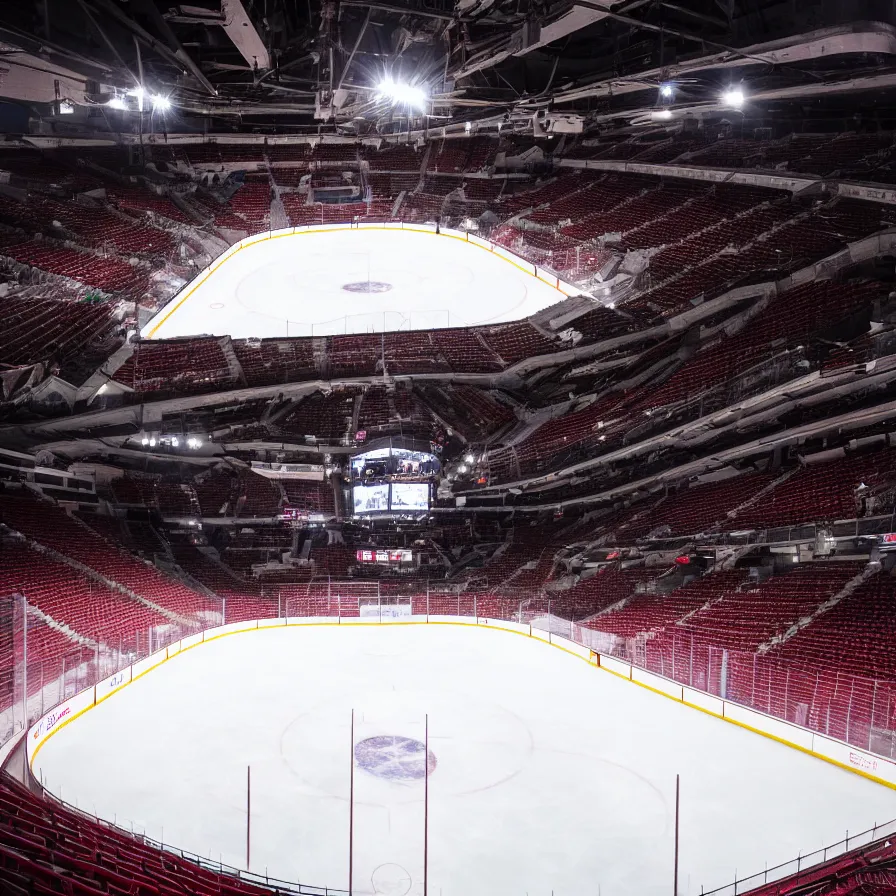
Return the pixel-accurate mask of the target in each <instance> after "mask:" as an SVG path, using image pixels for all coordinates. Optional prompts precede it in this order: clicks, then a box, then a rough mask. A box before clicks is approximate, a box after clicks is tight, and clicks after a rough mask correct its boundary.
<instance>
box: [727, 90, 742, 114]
mask: <svg viewBox="0 0 896 896" xmlns="http://www.w3.org/2000/svg"><path fill="white" fill-rule="evenodd" d="M722 102H723V103H724V104H725V105H726V106H731V107H732V108H733V109H740V107H741V106H743V104H744V92H743V90H741V89H740V87H732V88H731V89H730V90H726V91H725V92H724V93H723V94H722Z"/></svg>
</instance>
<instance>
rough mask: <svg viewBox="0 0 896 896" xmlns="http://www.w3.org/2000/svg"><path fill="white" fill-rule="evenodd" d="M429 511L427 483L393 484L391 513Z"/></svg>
mask: <svg viewBox="0 0 896 896" xmlns="http://www.w3.org/2000/svg"><path fill="white" fill-rule="evenodd" d="M406 510H429V483H428V482H393V483H392V512H393V513H401V512H402V511H406Z"/></svg>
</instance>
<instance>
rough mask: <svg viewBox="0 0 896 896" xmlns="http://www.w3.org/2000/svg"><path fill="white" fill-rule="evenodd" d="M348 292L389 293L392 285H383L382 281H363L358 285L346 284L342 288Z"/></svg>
mask: <svg viewBox="0 0 896 896" xmlns="http://www.w3.org/2000/svg"><path fill="white" fill-rule="evenodd" d="M342 288H343V289H344V290H345V291H346V292H365V293H370V294H373V293H380V292H389V290H390V289H392V284H391V283H383V282H382V280H361V281H360V282H358V283H346V284H344V285H343V287H342Z"/></svg>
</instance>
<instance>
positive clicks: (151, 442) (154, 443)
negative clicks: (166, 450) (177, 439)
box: [149, 439, 156, 448]
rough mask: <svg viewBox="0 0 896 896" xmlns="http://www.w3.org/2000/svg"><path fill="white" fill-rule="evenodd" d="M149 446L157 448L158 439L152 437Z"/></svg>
mask: <svg viewBox="0 0 896 896" xmlns="http://www.w3.org/2000/svg"><path fill="white" fill-rule="evenodd" d="M149 447H150V448H155V447H156V440H155V439H150V440H149Z"/></svg>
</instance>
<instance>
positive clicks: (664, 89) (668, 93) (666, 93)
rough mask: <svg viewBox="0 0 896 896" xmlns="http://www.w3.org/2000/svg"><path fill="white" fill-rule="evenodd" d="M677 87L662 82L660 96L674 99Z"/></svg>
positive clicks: (665, 98)
mask: <svg viewBox="0 0 896 896" xmlns="http://www.w3.org/2000/svg"><path fill="white" fill-rule="evenodd" d="M674 92H675V88H674V87H673V86H672V85H671V84H660V96H661V97H662V98H663V99H664V100H669V99H672V94H673V93H674Z"/></svg>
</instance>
